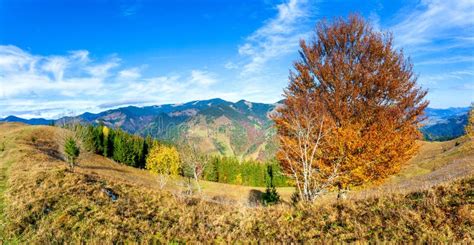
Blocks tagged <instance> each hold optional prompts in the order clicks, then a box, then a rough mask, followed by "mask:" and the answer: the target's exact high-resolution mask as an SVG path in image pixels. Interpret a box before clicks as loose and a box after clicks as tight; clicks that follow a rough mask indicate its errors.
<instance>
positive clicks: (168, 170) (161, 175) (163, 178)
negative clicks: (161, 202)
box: [146, 144, 180, 189]
mask: <svg viewBox="0 0 474 245" xmlns="http://www.w3.org/2000/svg"><path fill="white" fill-rule="evenodd" d="M179 168H180V159H179V153H178V151H177V150H176V148H174V147H172V146H165V145H159V144H155V145H154V146H153V147H152V148H151V150H150V152H149V153H148V156H147V158H146V169H148V170H150V172H152V173H154V174H157V175H158V181H159V184H160V188H161V189H163V188H164V187H165V185H166V183H167V182H168V179H169V177H170V176H177V175H178V174H179Z"/></svg>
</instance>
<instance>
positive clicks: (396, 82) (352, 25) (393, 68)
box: [273, 15, 428, 201]
mask: <svg viewBox="0 0 474 245" xmlns="http://www.w3.org/2000/svg"><path fill="white" fill-rule="evenodd" d="M392 40H393V38H392V36H391V34H388V33H381V32H377V31H374V30H373V29H372V27H371V26H370V24H368V23H367V22H365V21H364V20H363V19H362V18H361V17H359V16H357V15H353V16H350V17H349V18H348V19H347V20H344V19H336V20H334V21H333V22H332V23H328V22H326V21H322V22H320V23H318V25H317V27H316V36H315V38H314V41H312V42H310V43H306V42H305V41H304V40H302V41H301V42H300V47H301V50H300V56H301V58H300V59H299V60H298V61H296V62H295V63H294V71H291V72H290V83H289V85H288V87H287V88H286V89H285V91H284V97H285V100H284V103H283V105H282V106H280V107H278V108H277V112H276V113H275V114H274V116H273V119H274V121H275V124H276V128H277V134H278V138H279V140H280V149H279V152H278V154H277V157H278V159H279V160H280V162H281V163H282V165H283V167H284V169H285V170H286V171H287V172H288V173H289V174H290V175H291V176H293V178H294V180H295V183H296V187H297V190H298V192H299V194H300V197H301V198H302V199H303V200H306V201H311V200H314V199H315V198H316V197H317V196H318V195H320V194H321V193H322V192H324V191H326V190H327V189H328V188H331V187H334V186H338V187H339V188H343V187H346V186H348V185H360V184H363V183H365V182H368V181H371V182H378V181H381V180H383V179H384V178H386V177H387V176H389V175H391V174H394V173H396V172H397V171H399V170H400V167H401V166H402V164H403V163H404V162H406V160H408V159H409V158H410V157H411V156H412V155H413V154H414V153H415V152H416V150H417V144H416V139H418V138H419V137H420V133H419V131H418V125H419V122H420V121H421V120H422V119H423V111H424V109H425V108H426V106H427V105H428V102H427V101H425V100H424V97H425V95H426V91H424V90H422V89H421V88H420V87H418V86H417V84H416V76H415V75H414V74H413V70H412V65H411V63H410V61H409V60H408V59H405V57H404V56H403V54H402V52H401V51H397V50H396V49H395V48H394V47H393V42H392Z"/></svg>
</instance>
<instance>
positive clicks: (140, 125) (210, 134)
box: [0, 99, 469, 160]
mask: <svg viewBox="0 0 474 245" xmlns="http://www.w3.org/2000/svg"><path fill="white" fill-rule="evenodd" d="M281 102H282V101H280V102H278V103H275V104H264V103H255V102H250V101H246V100H240V101H238V102H235V103H233V102H229V101H225V100H222V99H211V100H198V101H191V102H188V103H183V104H166V105H156V106H146V107H136V106H128V107H123V108H118V109H113V110H107V111H104V112H100V113H97V114H94V113H88V112H86V113H84V114H81V115H79V116H76V117H64V118H61V119H58V120H56V121H55V123H56V124H64V123H71V122H80V123H91V124H99V123H103V124H105V125H107V126H109V127H114V128H117V127H119V128H122V129H123V130H126V131H128V132H130V133H135V134H139V135H142V136H147V135H150V136H152V137H155V138H158V139H161V140H165V141H171V142H175V143H179V142H180V141H184V140H186V141H189V142H193V143H194V144H195V145H196V146H197V147H198V148H199V149H200V150H201V151H202V152H204V153H208V154H220V155H232V156H236V157H238V158H241V159H244V158H251V159H260V160H263V159H269V158H271V157H273V156H274V153H275V152H276V149H277V143H276V140H275V133H276V132H275V130H274V128H273V127H272V126H273V122H272V120H271V119H270V118H269V114H270V113H271V112H272V111H274V109H275V107H276V106H277V105H278V104H280V103H281ZM468 111H469V108H449V109H433V108H428V109H426V115H427V117H428V118H427V120H426V121H425V126H424V127H423V128H422V132H423V134H424V136H425V138H426V139H427V140H446V139H452V138H455V137H458V136H460V135H462V134H463V133H464V126H465V125H466V123H467V112H468ZM0 121H9V122H11V121H15V122H23V123H28V124H51V120H45V119H30V120H25V119H21V118H18V117H8V118H5V119H3V120H0Z"/></svg>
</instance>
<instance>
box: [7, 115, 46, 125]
mask: <svg viewBox="0 0 474 245" xmlns="http://www.w3.org/2000/svg"><path fill="white" fill-rule="evenodd" d="M53 121H54V120H48V119H44V118H33V119H23V118H19V117H15V116H8V117H6V118H3V119H0V122H21V123H26V124H31V125H50V124H51V123H52V122H53Z"/></svg>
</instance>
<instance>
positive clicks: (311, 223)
mask: <svg viewBox="0 0 474 245" xmlns="http://www.w3.org/2000/svg"><path fill="white" fill-rule="evenodd" d="M63 133H64V132H61V129H58V128H53V127H47V126H25V125H21V124H0V194H1V195H0V210H1V213H0V222H1V223H0V229H1V230H0V235H1V238H2V239H1V240H2V241H4V242H5V241H7V242H8V241H13V242H15V241H20V242H33V243H51V242H52V241H55V242H64V241H96V242H100V243H108V242H110V243H112V242H118V241H138V242H140V241H141V242H143V241H148V240H156V241H162V242H166V241H176V242H184V241H215V242H235V241H256V240H263V241H265V240H267V241H269V240H272V241H273V240H277V241H324V240H328V241H331V240H338V241H355V240H359V241H381V240H395V241H407V240H413V239H416V240H424V241H440V242H446V241H465V242H467V241H472V239H473V238H474V234H473V223H474V213H473V212H474V211H473V210H474V192H473V189H474V188H473V187H474V178H473V169H474V167H473V166H472V163H473V161H472V159H473V158H472V157H473V144H472V139H460V140H461V141H462V142H458V144H456V142H455V141H452V142H445V143H428V144H427V143H423V144H425V145H423V146H422V151H421V153H420V154H419V155H418V156H417V157H416V158H415V159H413V160H412V161H411V163H410V164H409V165H407V167H406V168H405V169H404V170H403V171H402V172H401V173H400V174H399V175H398V176H394V177H393V178H392V179H390V180H389V181H388V182H387V183H386V184H384V185H382V186H380V187H376V188H375V187H373V188H368V189H365V190H359V191H355V192H354V194H353V195H352V196H353V197H354V198H349V199H348V200H344V201H335V200H332V201H331V202H321V203H319V204H315V205H312V206H310V207H303V206H297V207H291V206H288V205H278V206H274V207H269V208H264V207H257V208H250V207H248V206H247V205H245V204H247V202H248V198H249V195H251V193H252V192H254V191H253V189H256V188H250V187H243V186H234V185H226V184H219V183H212V182H202V186H203V194H202V197H192V196H183V195H181V191H182V188H183V187H182V186H181V183H182V182H183V180H174V181H172V182H171V184H170V185H169V186H168V187H167V190H166V191H161V190H159V188H158V187H157V186H158V184H157V182H156V178H155V177H154V176H153V175H151V174H149V173H148V172H146V171H144V170H139V169H134V168H131V167H127V166H123V165H119V164H116V163H114V162H113V161H111V160H109V159H107V158H103V157H101V156H97V155H95V154H89V153H85V154H82V155H81V157H80V159H79V167H77V168H76V169H75V170H74V172H71V171H69V170H68V169H67V166H66V164H65V162H64V161H63V160H62V157H61V153H60V144H59V142H60V137H61V135H62V134H63ZM2 145H3V146H4V147H1V146H2ZM410 169H413V170H419V169H422V170H420V171H416V174H413V171H412V170H410ZM425 169H426V170H429V171H426V170H425ZM454 179H459V180H456V181H454V182H453V180H454ZM184 181H185V180H184ZM414 186H415V187H416V188H413V189H412V187H414ZM260 191H261V189H260ZM279 191H280V193H282V195H283V196H284V197H286V198H288V197H289V195H290V194H291V192H292V190H291V188H285V189H279ZM413 191H415V192H413ZM112 196H113V198H112ZM361 197H363V198H361ZM218 202H221V203H218ZM222 202H224V203H232V205H224V204H222Z"/></svg>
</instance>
